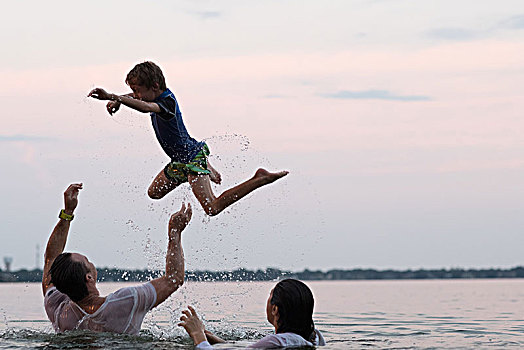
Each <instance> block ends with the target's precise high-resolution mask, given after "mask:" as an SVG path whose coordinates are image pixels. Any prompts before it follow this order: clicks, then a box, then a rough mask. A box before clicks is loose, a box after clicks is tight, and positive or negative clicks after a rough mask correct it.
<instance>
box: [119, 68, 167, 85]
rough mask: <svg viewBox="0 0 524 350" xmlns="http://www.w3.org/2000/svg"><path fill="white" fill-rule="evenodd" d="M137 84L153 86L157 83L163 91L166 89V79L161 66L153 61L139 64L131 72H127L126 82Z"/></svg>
mask: <svg viewBox="0 0 524 350" xmlns="http://www.w3.org/2000/svg"><path fill="white" fill-rule="evenodd" d="M132 83H134V84H137V85H142V86H145V87H146V88H148V89H150V88H152V87H153V86H154V85H155V83H157V84H158V87H159V89H160V90H161V91H164V90H165V89H166V79H165V78H164V74H162V70H161V69H160V67H159V66H157V65H156V64H154V63H153V62H151V61H146V62H142V63H139V64H137V65H136V66H135V67H134V68H133V69H131V71H130V72H129V73H127V77H126V84H127V85H129V84H132Z"/></svg>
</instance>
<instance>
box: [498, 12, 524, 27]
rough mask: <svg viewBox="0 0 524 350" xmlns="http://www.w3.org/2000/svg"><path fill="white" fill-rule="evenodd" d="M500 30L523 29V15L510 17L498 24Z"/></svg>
mask: <svg viewBox="0 0 524 350" xmlns="http://www.w3.org/2000/svg"><path fill="white" fill-rule="evenodd" d="M499 27H500V28H506V29H524V15H518V16H513V17H510V18H508V19H506V20H504V21H502V22H500V24H499Z"/></svg>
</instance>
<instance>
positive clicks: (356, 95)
mask: <svg viewBox="0 0 524 350" xmlns="http://www.w3.org/2000/svg"><path fill="white" fill-rule="evenodd" d="M320 96H322V97H325V98H335V99H343V100H390V101H430V100H431V98H430V97H429V96H423V95H396V94H393V93H391V92H390V91H387V90H363V91H348V90H341V91H337V92H334V93H328V94H320Z"/></svg>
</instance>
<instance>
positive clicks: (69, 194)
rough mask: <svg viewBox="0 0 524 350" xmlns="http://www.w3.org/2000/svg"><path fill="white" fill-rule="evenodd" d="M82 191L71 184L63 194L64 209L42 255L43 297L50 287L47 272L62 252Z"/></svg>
mask: <svg viewBox="0 0 524 350" xmlns="http://www.w3.org/2000/svg"><path fill="white" fill-rule="evenodd" d="M81 189H82V184H81V183H79V184H71V185H69V187H68V188H67V190H65V192H64V209H63V210H62V211H61V212H60V215H59V218H60V219H59V221H58V223H57V224H56V226H55V228H54V230H53V232H52V233H51V237H49V240H48V241H47V247H46V249H45V255H44V272H43V275H42V291H43V292H44V295H45V293H46V291H47V289H48V288H49V287H50V286H51V276H50V275H49V270H50V269H51V265H52V264H53V261H55V259H56V257H57V256H58V255H60V254H62V252H63V251H64V248H65V245H66V242H67V234H68V233H69V226H70V225H71V220H73V213H74V211H75V208H76V206H77V205H78V192H79V191H80V190H81Z"/></svg>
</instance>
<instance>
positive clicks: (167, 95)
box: [88, 62, 288, 216]
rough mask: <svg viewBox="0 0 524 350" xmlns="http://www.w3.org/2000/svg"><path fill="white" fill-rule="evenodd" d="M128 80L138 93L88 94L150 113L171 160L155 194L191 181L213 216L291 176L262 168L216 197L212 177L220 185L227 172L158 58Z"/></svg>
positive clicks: (113, 107)
mask: <svg viewBox="0 0 524 350" xmlns="http://www.w3.org/2000/svg"><path fill="white" fill-rule="evenodd" d="M125 82H126V84H127V85H129V87H130V88H131V90H132V91H133V92H132V93H130V94H127V95H115V94H112V93H109V92H106V91H105V90H104V89H102V88H95V89H93V90H92V91H91V92H90V93H89V95H88V96H90V97H93V98H96V99H99V100H109V102H108V103H107V106H106V107H107V111H108V112H109V114H110V115H113V113H115V112H117V111H118V109H119V108H120V105H121V104H123V105H125V106H127V107H129V108H132V109H134V110H137V111H139V112H142V113H150V115H151V121H152V123H153V129H154V130H155V134H156V137H157V139H158V142H159V143H160V146H161V147H162V149H163V150H164V152H165V153H166V154H167V155H168V157H169V158H171V161H170V162H169V163H168V164H167V165H166V166H165V167H164V169H162V170H161V171H160V172H159V173H158V175H157V176H156V177H155V179H154V180H153V182H152V183H151V185H150V186H149V189H148V195H149V197H150V198H152V199H160V198H163V197H164V196H165V195H167V194H168V193H169V192H171V191H172V190H174V189H175V188H176V187H177V186H178V185H180V184H182V183H184V182H189V184H190V185H191V189H192V190H193V193H194V194H195V197H196V198H197V200H198V201H199V202H200V204H201V205H202V208H204V211H205V212H206V213H207V214H208V215H211V216H213V215H217V214H218V213H220V212H221V211H222V210H224V209H225V208H227V207H228V206H230V205H231V204H233V203H234V202H236V201H238V200H239V199H240V198H242V197H244V196H246V195H247V194H249V193H250V192H252V191H254V190H256V189H257V188H259V187H262V186H264V185H267V184H270V183H272V182H274V181H276V180H278V179H280V178H281V177H283V176H286V175H287V174H288V172H287V171H281V172H277V173H270V172H269V171H267V170H265V169H262V168H260V169H258V170H257V171H256V173H255V175H254V176H253V177H252V178H250V179H248V180H246V181H245V182H243V183H241V184H239V185H237V186H235V187H233V188H231V189H229V190H227V191H225V192H224V193H222V194H221V195H220V196H218V197H216V196H215V194H214V193H213V190H212V189H211V183H210V181H213V182H215V183H217V184H220V182H221V176H220V174H219V173H218V172H217V171H216V170H215V169H214V168H213V167H212V166H211V165H210V164H209V162H208V160H207V157H208V155H209V148H208V146H207V145H206V143H205V142H203V141H200V142H198V141H196V140H195V139H193V138H192V137H191V136H189V134H188V132H187V130H186V127H185V126H184V122H183V121H182V113H181V112H180V107H179V105H178V102H177V100H176V98H175V95H174V94H173V92H171V90H169V89H168V88H167V87H166V83H165V79H164V75H163V74H162V70H161V69H160V67H158V66H157V65H156V64H154V63H153V62H143V63H139V64H137V65H136V66H135V67H134V68H133V69H132V70H131V71H130V72H129V73H128V74H127V77H126V81H125Z"/></svg>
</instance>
